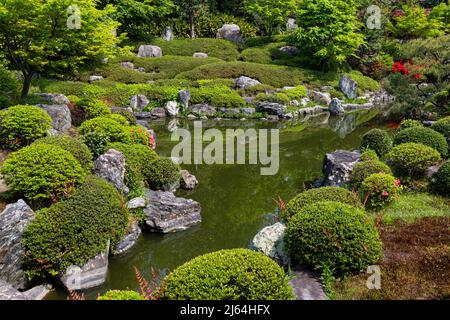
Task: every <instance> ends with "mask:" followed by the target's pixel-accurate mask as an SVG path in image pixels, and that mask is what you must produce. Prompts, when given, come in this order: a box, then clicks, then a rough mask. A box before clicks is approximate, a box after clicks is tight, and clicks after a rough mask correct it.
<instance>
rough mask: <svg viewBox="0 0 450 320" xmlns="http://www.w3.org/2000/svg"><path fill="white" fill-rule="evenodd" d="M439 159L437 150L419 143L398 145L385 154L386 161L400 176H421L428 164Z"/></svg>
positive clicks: (434, 162) (432, 163)
mask: <svg viewBox="0 0 450 320" xmlns="http://www.w3.org/2000/svg"><path fill="white" fill-rule="evenodd" d="M407 130H408V129H407ZM440 160H441V155H440V154H439V152H438V151H436V150H435V149H433V148H431V147H428V146H425V145H423V144H420V143H404V144H401V145H398V146H396V147H394V148H393V149H392V150H391V152H389V153H388V154H387V155H386V161H387V163H389V165H390V166H391V167H392V168H393V169H394V172H395V174H396V175H397V176H401V177H422V176H423V175H424V174H425V172H426V170H427V169H428V168H429V167H430V166H432V165H434V164H436V163H438V162H439V161H440Z"/></svg>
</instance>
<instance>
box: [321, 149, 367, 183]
mask: <svg viewBox="0 0 450 320" xmlns="http://www.w3.org/2000/svg"><path fill="white" fill-rule="evenodd" d="M360 159H361V154H360V153H359V152H357V151H354V152H351V151H343V150H338V151H335V152H333V153H328V154H326V155H325V159H324V166H323V173H324V176H325V179H324V182H323V184H324V185H323V186H326V187H342V186H344V185H345V184H347V183H349V182H350V177H351V174H352V172H353V169H354V168H355V165H356V163H358V162H359V160H360Z"/></svg>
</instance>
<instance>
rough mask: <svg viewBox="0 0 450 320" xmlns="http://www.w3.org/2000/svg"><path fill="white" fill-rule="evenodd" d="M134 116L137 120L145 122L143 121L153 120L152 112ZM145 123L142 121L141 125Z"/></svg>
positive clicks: (139, 113) (137, 113) (135, 113)
mask: <svg viewBox="0 0 450 320" xmlns="http://www.w3.org/2000/svg"><path fill="white" fill-rule="evenodd" d="M133 114H134V116H135V117H136V119H138V121H139V120H143V119H151V118H152V113H151V112H133ZM143 124H144V123H143V122H142V121H141V125H143Z"/></svg>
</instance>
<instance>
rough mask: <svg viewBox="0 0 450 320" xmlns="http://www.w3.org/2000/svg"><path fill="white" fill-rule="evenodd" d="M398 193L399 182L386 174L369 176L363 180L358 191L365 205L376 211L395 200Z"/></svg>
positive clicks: (399, 189)
mask: <svg viewBox="0 0 450 320" xmlns="http://www.w3.org/2000/svg"><path fill="white" fill-rule="evenodd" d="M400 191H401V188H400V180H398V179H396V178H395V177H393V176H392V175H390V174H386V173H376V174H373V175H371V176H369V177H368V178H366V179H365V180H364V182H363V183H362V185H361V189H360V192H361V195H362V196H363V198H364V202H365V205H366V206H368V207H370V208H378V209H381V208H384V207H385V206H386V205H388V204H389V203H391V202H392V201H394V200H395V199H397V197H398V196H399V194H400Z"/></svg>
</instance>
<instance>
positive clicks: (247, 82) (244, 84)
mask: <svg viewBox="0 0 450 320" xmlns="http://www.w3.org/2000/svg"><path fill="white" fill-rule="evenodd" d="M235 82H236V87H238V88H239V89H247V88H251V87H254V86H257V85H258V84H261V82H259V81H258V80H255V79H252V78H249V77H246V76H242V77H239V78H237V79H236V80H235Z"/></svg>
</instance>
